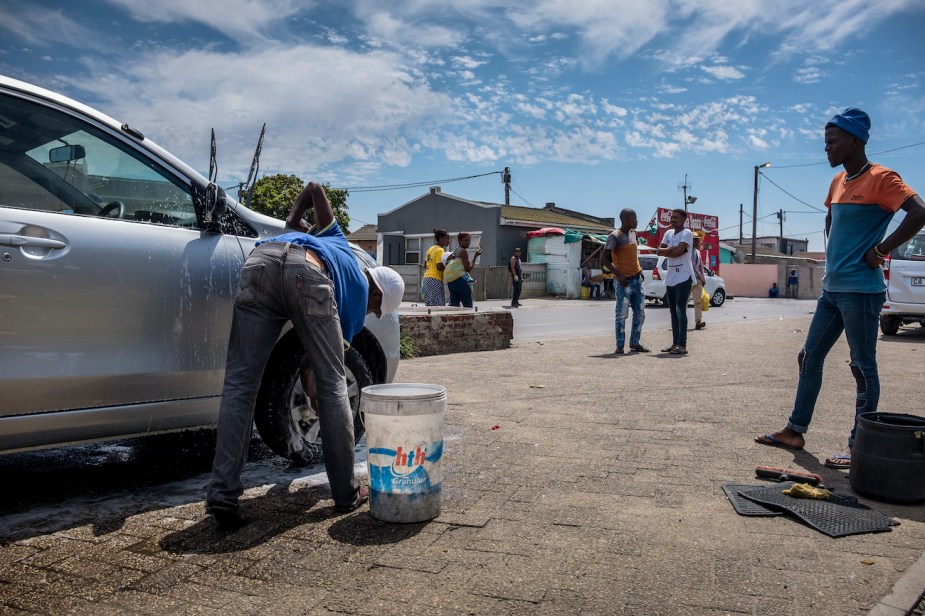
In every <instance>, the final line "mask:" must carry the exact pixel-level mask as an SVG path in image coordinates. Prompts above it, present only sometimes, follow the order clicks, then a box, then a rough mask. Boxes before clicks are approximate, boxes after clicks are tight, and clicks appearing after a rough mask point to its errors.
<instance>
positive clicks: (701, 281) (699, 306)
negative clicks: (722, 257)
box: [685, 231, 707, 329]
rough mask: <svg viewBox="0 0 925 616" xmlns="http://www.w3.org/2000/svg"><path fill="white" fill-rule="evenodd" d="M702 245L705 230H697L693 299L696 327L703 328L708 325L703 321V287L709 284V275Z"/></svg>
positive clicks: (692, 259) (693, 259) (692, 253)
mask: <svg viewBox="0 0 925 616" xmlns="http://www.w3.org/2000/svg"><path fill="white" fill-rule="evenodd" d="M702 245H703V231H695V232H694V249H693V250H691V267H692V268H693V269H694V284H693V285H692V286H691V299H692V300H694V329H703V328H704V327H706V326H707V324H706V323H704V321H703V301H702V298H703V288H704V286H706V284H707V277H706V274H705V273H704V271H703V258H702V257H701V256H700V248H701V246H702ZM685 310H687V308H685Z"/></svg>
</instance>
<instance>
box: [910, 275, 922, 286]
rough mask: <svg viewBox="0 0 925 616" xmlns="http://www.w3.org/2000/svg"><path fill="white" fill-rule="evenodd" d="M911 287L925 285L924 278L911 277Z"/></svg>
mask: <svg viewBox="0 0 925 616" xmlns="http://www.w3.org/2000/svg"><path fill="white" fill-rule="evenodd" d="M912 286H913V287H925V278H922V277H918V278H913V279H912Z"/></svg>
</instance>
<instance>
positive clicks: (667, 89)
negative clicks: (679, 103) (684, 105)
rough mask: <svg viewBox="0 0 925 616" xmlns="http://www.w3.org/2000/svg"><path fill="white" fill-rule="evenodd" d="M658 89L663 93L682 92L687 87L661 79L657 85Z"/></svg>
mask: <svg viewBox="0 0 925 616" xmlns="http://www.w3.org/2000/svg"><path fill="white" fill-rule="evenodd" d="M658 91H659V92H661V93H663V94H683V93H685V92H687V88H685V87H683V86H674V85H671V84H670V83H668V82H667V81H663V82H662V83H661V84H660V85H659V86H658Z"/></svg>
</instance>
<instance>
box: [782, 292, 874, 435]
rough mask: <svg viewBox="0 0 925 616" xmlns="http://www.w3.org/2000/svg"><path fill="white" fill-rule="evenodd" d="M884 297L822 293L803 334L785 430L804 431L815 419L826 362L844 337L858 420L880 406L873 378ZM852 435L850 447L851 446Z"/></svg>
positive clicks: (852, 432)
mask: <svg viewBox="0 0 925 616" xmlns="http://www.w3.org/2000/svg"><path fill="white" fill-rule="evenodd" d="M885 297H886V294H885V293H836V292H832V293H830V292H828V291H823V292H822V296H821V297H820V298H819V301H818V302H816V312H815V314H814V315H813V320H812V323H811V324H810V326H809V333H808V334H806V343H805V344H804V345H803V350H802V351H800V354H799V356H798V360H797V361H798V364H799V366H800V382H799V384H798V385H797V395H796V400H795V401H794V403H793V413H791V415H790V419H789V421H788V422H787V427H788V428H790V429H791V430H793V431H795V432H800V433H803V432H806V431H807V430H808V429H809V423H810V421H812V418H813V410H814V409H815V407H816V399H817V398H818V397H819V390H820V388H821V387H822V367H823V364H824V363H825V357H826V355H828V353H829V351H831V350H832V347H833V346H834V345H835V342H836V341H837V340H838V339H839V337H841V334H842V332H845V338H846V339H847V340H848V350H849V351H850V356H851V364H850V365H851V373H852V374H853V375H854V379H855V383H856V385H857V398H856V400H855V426H857V415H860V414H861V413H876V412H877V405H878V404H879V402H880V375H879V374H878V373H877V335H878V334H877V327H878V325H879V319H880V309H881V308H882V307H883V300H884V299H885ZM854 431H855V428H854V427H852V428H851V435H850V437H849V438H848V445H849V446H851V445H853V444H854Z"/></svg>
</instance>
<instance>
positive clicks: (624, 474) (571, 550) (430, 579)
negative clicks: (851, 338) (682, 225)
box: [0, 317, 925, 616]
mask: <svg viewBox="0 0 925 616" xmlns="http://www.w3.org/2000/svg"><path fill="white" fill-rule="evenodd" d="M807 326H808V317H805V318H800V319H792V320H781V321H762V322H749V323H742V324H733V325H711V326H710V328H709V329H707V330H704V331H701V332H692V333H691V335H690V340H689V349H690V351H691V354H690V355H689V356H687V357H677V356H667V355H661V354H659V353H657V352H654V353H650V354H648V355H635V354H631V355H625V356H621V357H618V356H613V355H610V354H609V351H611V350H612V347H613V341H612V340H611V339H610V338H609V337H592V338H580V339H574V340H567V341H556V342H546V343H536V342H534V343H515V344H514V345H513V346H512V347H511V348H510V349H506V350H499V351H488V352H481V353H469V354H454V355H444V356H433V357H423V358H417V359H413V360H407V361H403V362H402V364H401V366H400V368H399V374H398V379H397V380H399V381H407V382H436V383H441V384H444V385H446V387H447V389H448V412H447V418H446V427H445V441H446V443H445V463H444V474H445V480H444V495H443V511H442V514H441V515H440V517H439V518H437V519H436V520H433V521H431V522H428V523H420V524H409V525H393V524H385V523H381V522H378V521H376V520H375V519H373V518H371V517H370V515H369V513H368V510H367V509H366V508H364V509H362V510H360V511H358V512H355V513H353V514H349V515H344V516H337V515H334V514H333V512H332V510H331V508H330V507H331V504H332V503H331V501H330V500H329V498H328V491H327V488H326V486H323V485H322V486H318V485H312V484H311V483H305V482H298V481H295V482H293V481H291V476H292V473H291V472H289V473H284V472H281V473H280V478H279V480H278V482H277V483H275V485H271V486H265V485H262V484H261V485H259V486H254V487H253V488H252V489H251V490H249V491H248V493H247V494H246V496H247V498H248V500H247V501H246V506H247V507H248V511H249V512H250V513H251V514H252V515H253V516H254V518H255V521H254V522H253V523H252V524H250V525H249V526H247V527H245V528H244V529H242V530H241V531H239V532H237V533H233V534H230V535H223V534H221V533H219V532H218V531H217V530H216V528H215V526H214V524H213V522H212V521H211V519H209V518H208V517H207V516H206V515H205V513H204V510H203V504H202V502H201V501H196V500H189V502H186V503H185V504H182V505H179V506H165V507H163V508H160V509H157V508H155V509H153V510H145V511H144V512H142V513H137V514H132V515H127V516H125V517H123V518H119V517H118V516H117V515H116V516H115V519H113V516H114V515H115V514H113V513H112V508H111V507H109V508H107V509H106V511H105V512H104V513H100V514H99V516H97V517H93V516H92V515H91V516H90V518H89V519H87V520H86V521H85V522H77V523H73V524H69V525H68V526H67V528H64V529H61V530H58V531H56V532H42V531H34V532H30V531H29V529H17V530H18V531H19V533H18V534H17V535H15V536H16V537H17V538H16V539H15V540H10V539H8V540H7V541H5V542H4V543H3V544H2V545H0V613H2V614H20V613H42V614H50V613H54V614H93V615H94V616H102V615H107V614H158V615H162V614H216V615H218V614H222V615H227V614H282V615H286V614H293V615H295V614H370V615H372V614H382V613H401V614H425V613H426V614H515V615H516V614H532V615H544V614H626V615H631V614H632V615H642V614H646V615H648V614H672V615H675V614H697V615H704V614H707V615H710V614H717V615H718V614H769V615H771V614H773V615H779V614H792V615H795V616H796V615H803V614H821V615H826V614H831V615H833V616H834V615H844V614H863V613H867V612H868V611H869V610H871V609H872V608H874V607H875V606H876V605H877V603H878V601H880V600H881V598H883V597H885V596H887V595H888V594H889V593H890V592H891V589H893V587H894V584H896V583H897V582H898V581H900V580H901V579H903V575H904V574H905V573H906V572H907V571H908V570H910V568H915V567H921V565H920V564H919V563H920V562H922V556H923V553H925V507H923V506H899V505H890V504H886V503H878V502H874V501H870V500H867V499H861V501H862V502H864V503H866V504H869V505H871V506H873V507H875V508H876V509H878V510H879V511H881V512H883V513H884V514H886V515H889V516H892V517H894V518H896V519H897V520H899V521H900V522H901V525H900V526H898V527H895V528H894V529H893V530H892V531H891V532H889V533H880V534H866V535H856V536H851V537H845V538H841V539H832V538H829V537H827V536H825V535H823V534H821V533H819V532H817V531H815V530H813V529H811V528H809V527H807V526H804V525H801V524H800V523H798V522H796V521H795V520H793V519H792V518H788V517H786V516H784V517H774V518H746V517H741V516H738V515H737V514H736V513H735V511H734V510H733V508H732V507H731V505H730V504H729V503H728V502H727V501H726V499H725V496H724V495H723V492H722V490H721V487H720V486H721V484H722V483H723V482H727V481H731V482H738V483H759V482H758V481H757V480H755V479H754V474H753V470H754V467H755V466H756V465H759V464H769V465H774V466H785V467H792V468H802V469H805V470H808V471H812V472H816V473H819V474H821V475H822V476H823V478H824V480H825V482H826V484H828V485H830V486H831V487H833V488H834V489H835V490H836V491H838V492H839V493H843V494H851V493H852V492H851V488H850V485H849V483H848V479H847V474H846V473H845V472H844V471H835V470H831V469H827V468H824V467H823V466H822V463H821V462H822V460H823V459H824V458H825V457H826V456H828V455H830V454H831V453H833V452H835V451H837V450H839V449H840V448H841V447H842V446H843V444H844V441H845V439H846V435H847V430H848V427H849V422H850V421H851V419H852V414H853V393H852V392H853V388H854V382H853V379H852V377H851V374H850V371H849V369H848V365H847V358H848V354H847V353H848V351H847V346H846V345H845V344H844V342H843V341H842V342H840V343H839V344H838V345H837V346H836V348H835V349H834V350H833V352H832V354H831V356H830V359H829V363H828V365H827V371H826V377H825V378H826V381H825V384H824V388H823V392H822V396H821V397H820V403H819V405H818V408H817V414H816V420H815V421H814V423H813V426H812V430H811V432H810V433H809V434H808V436H807V446H806V450H805V451H803V452H798V453H794V452H788V451H785V450H782V449H774V448H768V447H763V446H760V445H757V444H755V443H754V442H753V441H752V437H753V436H754V435H756V434H759V433H763V432H766V431H769V430H774V429H777V428H779V427H781V426H782V425H783V423H784V421H785V419H786V415H787V409H788V406H789V405H790V403H791V402H792V398H793V393H794V387H795V380H796V353H797V350H798V349H799V347H800V345H801V343H802V340H803V337H804V335H805V334H804V333H803V332H805V330H806V327H807ZM800 329H802V330H803V332H801V331H796V330H800ZM669 337H670V335H669V333H668V332H665V331H661V332H658V331H656V332H651V333H648V334H647V336H646V342H647V343H648V344H649V345H650V346H652V347H653V348H660V347H661V346H667V345H663V344H662V343H667V342H668V339H669ZM923 341H925V331H914V332H911V333H908V334H904V335H902V336H900V337H898V338H890V339H886V340H883V341H881V342H880V346H879V357H880V362H881V366H882V368H881V372H882V380H883V383H882V385H883V396H882V402H881V409H882V410H889V411H895V412H910V413H916V414H921V399H922V396H921V393H920V392H921V358H919V357H918V355H919V354H921V353H922V352H923V351H922V349H923V348H925V347H923V346H922V343H923ZM493 426H498V429H495V430H493V429H492V427H493ZM313 470H314V471H317V469H313ZM101 480H103V478H101ZM67 506H68V504H67V503H62V507H63V508H66V507H67ZM88 515H89V514H88ZM0 529H3V530H7V531H9V530H10V529H8V528H5V527H4V526H3V520H2V519H0ZM916 570H917V569H916ZM923 579H925V578H923ZM907 581H908V579H907ZM913 586H915V584H913ZM920 587H921V589H920V590H925V581H923V582H922V583H921V584H920ZM914 599H915V597H912V600H913V601H914ZM912 605H913V604H912V603H910V605H909V606H908V608H911V607H912ZM884 613H885V612H884ZM896 613H901V612H896Z"/></svg>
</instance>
